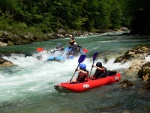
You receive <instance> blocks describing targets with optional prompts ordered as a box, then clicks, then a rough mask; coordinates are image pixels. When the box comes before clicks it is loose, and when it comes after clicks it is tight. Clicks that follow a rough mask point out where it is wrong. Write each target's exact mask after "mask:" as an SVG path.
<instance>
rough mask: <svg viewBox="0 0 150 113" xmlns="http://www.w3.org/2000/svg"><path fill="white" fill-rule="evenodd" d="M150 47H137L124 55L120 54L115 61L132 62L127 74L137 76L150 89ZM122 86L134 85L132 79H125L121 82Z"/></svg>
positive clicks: (144, 86)
mask: <svg viewBox="0 0 150 113" xmlns="http://www.w3.org/2000/svg"><path fill="white" fill-rule="evenodd" d="M149 56H150V48H149V47H146V46H142V47H137V48H134V49H132V50H128V51H127V52H125V53H124V55H122V56H119V57H118V58H116V60H115V61H114V62H115V63H117V62H119V63H126V62H130V64H131V65H130V67H129V68H128V69H127V70H126V75H128V76H131V77H132V76H133V75H135V76H137V77H138V78H141V79H142V80H143V81H145V82H144V85H143V88H144V89H147V90H149V91H150V57H149ZM119 85H120V86H121V87H122V88H125V87H129V86H134V84H133V83H132V82H131V81H130V80H123V81H122V82H121V83H120V84H119Z"/></svg>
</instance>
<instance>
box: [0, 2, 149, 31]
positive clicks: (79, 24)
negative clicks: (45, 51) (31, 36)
mask: <svg viewBox="0 0 150 113" xmlns="http://www.w3.org/2000/svg"><path fill="white" fill-rule="evenodd" d="M148 4H149V3H148V0H145V1H142V0H132V1H131V0H0V30H6V31H10V32H12V33H19V32H31V33H37V32H38V33H51V32H57V31H58V29H59V28H63V29H65V30H67V31H70V30H82V31H83V30H85V31H92V32H97V31H102V30H106V29H119V28H120V27H122V26H124V27H129V28H131V29H134V27H135V28H136V29H135V30H133V31H134V32H135V33H136V32H137V31H138V30H139V31H140V29H138V27H137V26H138V25H139V24H140V25H141V24H142V22H141V23H139V21H141V19H142V20H144V23H145V24H146V22H148V19H149V18H146V16H147V15H146V14H147V13H149V11H150V8H149V5H148ZM145 6H147V7H145ZM146 11H148V12H147V13H146ZM143 12H145V14H143ZM149 14H150V13H149ZM141 15H144V16H145V17H143V16H142V17H141ZM149 20H150V19H149ZM143 27H144V25H143ZM147 28H148V27H146V28H145V29H147ZM145 32H146V31H145Z"/></svg>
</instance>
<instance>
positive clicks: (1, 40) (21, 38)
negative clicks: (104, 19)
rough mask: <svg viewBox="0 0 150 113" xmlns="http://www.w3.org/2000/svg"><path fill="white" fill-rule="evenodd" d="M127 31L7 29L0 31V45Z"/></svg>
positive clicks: (123, 29)
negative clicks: (41, 32)
mask: <svg viewBox="0 0 150 113" xmlns="http://www.w3.org/2000/svg"><path fill="white" fill-rule="evenodd" d="M123 31H129V30H128V28H126V27H122V28H121V29H118V30H115V31H114V30H105V31H99V32H96V33H92V32H87V31H73V32H67V31H65V30H64V29H62V28H61V29H59V30H58V32H57V33H49V34H43V35H42V34H31V33H25V34H24V33H20V34H13V33H10V32H7V31H0V46H12V45H21V44H31V43H32V42H40V41H47V40H52V39H58V38H66V37H69V35H70V34H72V35H74V36H82V35H84V36H87V35H99V34H102V33H110V32H111V33H114V32H123Z"/></svg>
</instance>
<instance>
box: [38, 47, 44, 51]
mask: <svg viewBox="0 0 150 113" xmlns="http://www.w3.org/2000/svg"><path fill="white" fill-rule="evenodd" d="M36 50H37V52H41V51H44V48H41V47H39V48H36Z"/></svg>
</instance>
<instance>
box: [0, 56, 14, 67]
mask: <svg viewBox="0 0 150 113" xmlns="http://www.w3.org/2000/svg"><path fill="white" fill-rule="evenodd" d="M13 65H14V64H13V63H12V62H10V61H7V60H5V59H3V58H0V66H13Z"/></svg>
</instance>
